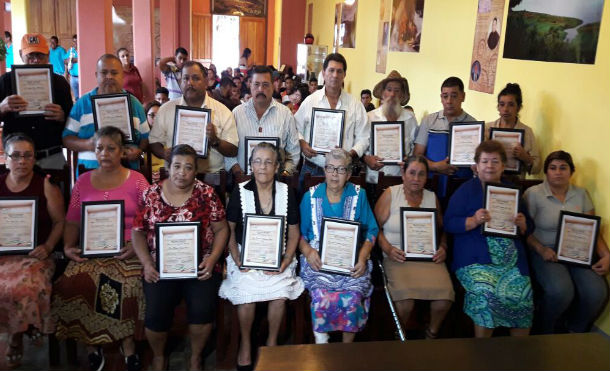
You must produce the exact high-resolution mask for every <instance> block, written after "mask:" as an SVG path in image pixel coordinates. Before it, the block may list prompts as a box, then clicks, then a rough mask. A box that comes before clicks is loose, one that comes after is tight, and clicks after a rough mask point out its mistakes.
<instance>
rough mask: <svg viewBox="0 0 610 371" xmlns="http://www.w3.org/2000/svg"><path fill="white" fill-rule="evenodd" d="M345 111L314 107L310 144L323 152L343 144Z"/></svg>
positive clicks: (315, 149)
mask: <svg viewBox="0 0 610 371" xmlns="http://www.w3.org/2000/svg"><path fill="white" fill-rule="evenodd" d="M344 125H345V111H343V110H334V109H325V108H314V109H313V110H312V113H311V128H310V130H311V133H310V135H309V145H310V146H311V148H312V149H313V150H314V151H316V152H318V153H321V154H324V153H328V152H330V151H331V150H332V149H333V148H335V147H341V146H342V145H343V126H344Z"/></svg>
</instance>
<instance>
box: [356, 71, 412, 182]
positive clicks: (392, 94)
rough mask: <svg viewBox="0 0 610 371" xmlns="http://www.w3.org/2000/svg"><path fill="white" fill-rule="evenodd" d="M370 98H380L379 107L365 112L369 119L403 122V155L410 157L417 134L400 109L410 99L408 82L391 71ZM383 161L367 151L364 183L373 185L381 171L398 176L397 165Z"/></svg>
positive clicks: (410, 114) (398, 167) (376, 86)
mask: <svg viewBox="0 0 610 371" xmlns="http://www.w3.org/2000/svg"><path fill="white" fill-rule="evenodd" d="M373 96H374V97H375V98H378V99H381V100H382V102H383V103H382V104H381V106H379V108H376V109H374V110H372V111H370V112H369V113H368V117H369V120H370V121H371V123H372V122H376V121H401V122H403V125H404V126H403V137H404V143H403V145H404V153H405V156H410V155H411V153H412V152H413V145H414V140H415V133H416V131H417V120H416V119H415V116H413V113H412V112H411V111H409V110H407V109H404V108H403V106H405V105H407V103H409V98H410V97H411V95H410V92H409V82H408V81H407V79H405V78H404V77H402V76H401V75H400V73H398V72H397V71H392V72H390V74H389V75H388V77H386V78H385V79H383V80H381V81H380V82H379V83H378V84H377V85H375V89H373ZM383 160H384V159H383V158H380V157H378V156H373V155H372V154H371V149H370V148H369V150H368V151H367V154H366V155H364V162H365V163H366V165H367V168H366V182H367V183H371V184H377V179H378V176H379V171H383V173H384V174H385V175H389V176H400V175H401V172H400V166H398V165H384V164H383V163H382V161H383Z"/></svg>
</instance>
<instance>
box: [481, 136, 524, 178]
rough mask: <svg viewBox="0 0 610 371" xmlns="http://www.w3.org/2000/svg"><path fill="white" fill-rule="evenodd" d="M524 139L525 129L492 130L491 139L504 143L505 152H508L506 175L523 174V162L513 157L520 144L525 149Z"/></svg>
mask: <svg viewBox="0 0 610 371" xmlns="http://www.w3.org/2000/svg"><path fill="white" fill-rule="evenodd" d="M524 138H525V130H523V129H501V128H491V129H490V133H489V139H493V140H497V141H498V142H500V143H502V145H503V146H504V150H505V151H506V166H504V172H505V173H516V174H518V173H520V172H521V161H519V159H517V158H515V156H513V148H515V146H516V145H517V144H520V145H521V146H522V147H523V143H524Z"/></svg>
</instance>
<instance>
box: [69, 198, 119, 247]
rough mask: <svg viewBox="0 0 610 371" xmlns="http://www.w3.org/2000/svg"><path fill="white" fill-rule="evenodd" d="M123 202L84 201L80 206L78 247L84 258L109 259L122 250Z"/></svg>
mask: <svg viewBox="0 0 610 371" xmlns="http://www.w3.org/2000/svg"><path fill="white" fill-rule="evenodd" d="M124 218H125V202H124V201H123V200H113V201H86V202H83V203H82V206H81V228H80V246H81V250H82V252H81V256H82V257H84V258H95V257H109V256H114V255H117V254H119V252H120V251H121V248H123V240H124V229H125V224H124V223H125V221H124Z"/></svg>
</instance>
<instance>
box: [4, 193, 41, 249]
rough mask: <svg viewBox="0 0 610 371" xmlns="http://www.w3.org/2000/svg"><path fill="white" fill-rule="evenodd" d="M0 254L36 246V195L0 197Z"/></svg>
mask: <svg viewBox="0 0 610 371" xmlns="http://www.w3.org/2000/svg"><path fill="white" fill-rule="evenodd" d="M0 226H1V227H0V255H8V254H28V253H29V252H30V251H32V250H34V249H35V248H36V244H37V242H38V241H36V237H37V232H38V197H0Z"/></svg>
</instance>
